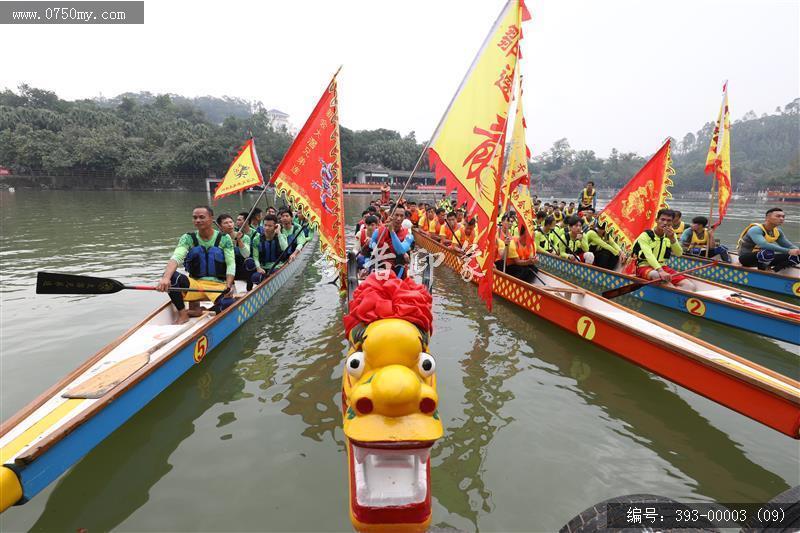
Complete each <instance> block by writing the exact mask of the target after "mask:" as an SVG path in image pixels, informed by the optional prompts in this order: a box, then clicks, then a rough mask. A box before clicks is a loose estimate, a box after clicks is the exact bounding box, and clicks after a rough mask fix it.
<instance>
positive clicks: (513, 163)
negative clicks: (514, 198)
mask: <svg viewBox="0 0 800 533" xmlns="http://www.w3.org/2000/svg"><path fill="white" fill-rule="evenodd" d="M518 80H519V83H518V86H517V97H516V98H515V101H516V104H517V111H516V114H515V116H514V130H513V132H512V134H511V143H510V144H508V145H507V148H506V149H507V151H508V160H507V161H506V170H505V175H504V176H503V190H502V192H501V194H500V198H501V199H502V206H501V211H500V212H501V213H505V212H506V211H508V201H509V199H510V196H511V193H512V191H515V190H516V189H517V187H518V186H519V185H524V186H525V187H526V188H527V186H528V185H529V184H530V177H529V176H528V157H529V156H530V151H529V150H528V146H527V144H526V143H525V115H524V113H523V112H522V76H521V75H520V76H518ZM528 197H529V198H530V195H528Z"/></svg>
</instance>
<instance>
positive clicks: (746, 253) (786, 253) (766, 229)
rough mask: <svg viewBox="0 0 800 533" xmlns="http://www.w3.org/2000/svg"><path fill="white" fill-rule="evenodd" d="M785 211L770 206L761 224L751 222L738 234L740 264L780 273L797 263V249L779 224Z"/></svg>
mask: <svg viewBox="0 0 800 533" xmlns="http://www.w3.org/2000/svg"><path fill="white" fill-rule="evenodd" d="M785 220H786V214H785V213H784V212H783V209H781V208H780V207H773V208H772V209H769V210H768V211H767V214H766V218H765V220H764V223H763V224H757V223H753V224H750V225H749V226H747V227H746V228H745V229H744V231H743V232H742V234H741V235H739V242H738V244H737V245H738V248H739V263H741V264H742V266H746V267H754V266H757V267H758V268H759V270H766V269H767V268H771V269H772V270H773V271H774V272H780V271H781V270H783V269H784V268H788V267H791V266H797V265H799V264H800V249H798V247H797V245H795V244H793V243H792V241H790V240H789V239H787V238H786V235H785V234H784V233H783V230H782V229H781V228H780V226H781V225H782V224H783V223H784V221H785Z"/></svg>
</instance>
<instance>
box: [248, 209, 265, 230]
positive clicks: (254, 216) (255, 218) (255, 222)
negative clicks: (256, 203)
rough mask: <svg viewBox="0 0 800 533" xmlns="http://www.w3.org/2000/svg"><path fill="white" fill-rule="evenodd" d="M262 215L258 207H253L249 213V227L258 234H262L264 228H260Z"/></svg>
mask: <svg viewBox="0 0 800 533" xmlns="http://www.w3.org/2000/svg"><path fill="white" fill-rule="evenodd" d="M263 216H264V212H263V211H262V210H261V209H260V208H258V207H255V208H253V212H252V213H251V214H250V227H251V228H253V229H254V230H256V231H257V232H258V234H259V235H263V234H264V230H263V229H262V228H261V219H262V218H263Z"/></svg>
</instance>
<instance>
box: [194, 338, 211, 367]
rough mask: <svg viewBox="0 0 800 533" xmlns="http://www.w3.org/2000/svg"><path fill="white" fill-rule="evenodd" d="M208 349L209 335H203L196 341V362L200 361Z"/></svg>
mask: <svg viewBox="0 0 800 533" xmlns="http://www.w3.org/2000/svg"><path fill="white" fill-rule="evenodd" d="M207 351H208V337H206V336H205V335H203V336H202V337H200V338H199V339H197V342H195V343H194V362H195V363H199V362H200V361H202V360H203V357H205V356H206V352H207Z"/></svg>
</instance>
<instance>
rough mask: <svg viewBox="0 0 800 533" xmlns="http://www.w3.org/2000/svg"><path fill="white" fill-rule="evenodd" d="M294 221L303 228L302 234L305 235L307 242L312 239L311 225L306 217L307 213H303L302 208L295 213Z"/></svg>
mask: <svg viewBox="0 0 800 533" xmlns="http://www.w3.org/2000/svg"><path fill="white" fill-rule="evenodd" d="M294 223H295V224H296V225H297V226H300V228H301V230H300V231H301V234H302V235H303V237H305V240H306V242H308V241H309V240H310V239H311V225H310V223H309V222H308V219H307V218H306V215H305V214H304V213H303V210H302V209H298V210H297V214H296V215H295V220H294Z"/></svg>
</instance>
